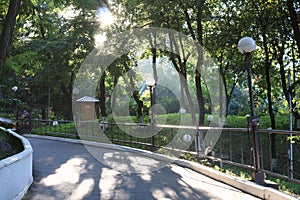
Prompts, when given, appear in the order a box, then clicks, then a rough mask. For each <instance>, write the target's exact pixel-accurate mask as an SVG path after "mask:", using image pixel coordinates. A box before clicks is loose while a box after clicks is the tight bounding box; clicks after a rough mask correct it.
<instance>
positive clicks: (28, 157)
mask: <svg viewBox="0 0 300 200" xmlns="http://www.w3.org/2000/svg"><path fill="white" fill-rule="evenodd" d="M1 129H2V130H4V131H7V132H8V133H9V134H11V135H13V136H14V137H16V138H18V139H19V140H21V142H22V143H23V147H24V150H23V151H22V152H20V153H18V154H15V155H13V156H10V157H8V158H5V159H3V160H1V161H0V177H1V179H0V188H1V190H0V197H1V198H3V199H14V200H20V199H22V198H23V197H24V195H25V194H26V192H27V190H28V189H29V187H30V185H31V184H32V182H33V176H32V154H33V150H32V147H31V144H30V143H29V141H28V140H27V139H26V138H24V137H22V136H20V135H18V134H17V133H15V132H13V131H12V130H10V129H4V128H2V127H1Z"/></svg>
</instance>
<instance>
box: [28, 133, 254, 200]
mask: <svg viewBox="0 0 300 200" xmlns="http://www.w3.org/2000/svg"><path fill="white" fill-rule="evenodd" d="M29 140H30V142H31V143H32V146H33V149H34V152H35V154H34V159H33V161H34V182H33V185H32V186H31V188H30V190H29V192H28V194H27V195H26V196H25V198H24V200H49V199H50V200H52V199H53V200H54V199H55V200H56V199H69V200H77V199H78V200H79V199H90V200H97V199H101V200H106V199H107V200H110V199H118V200H131V199H159V200H160V199H180V200H193V199H194V200H196V199H197V200H198V199H233V200H234V199H247V200H248V199H249V200H252V199H256V198H254V197H252V196H250V195H248V194H245V193H242V192H241V191H239V190H237V189H234V188H232V187H229V186H227V185H224V184H222V183H219V182H217V181H214V180H212V179H210V178H207V177H206V176H204V175H201V174H199V173H197V172H195V171H193V170H190V169H186V168H183V167H180V166H177V165H175V164H170V163H168V162H167V161H160V160H155V159H153V158H149V157H147V156H146V153H145V152H143V153H140V154H137V153H136V152H135V151H134V150H131V152H129V151H127V152H126V151H124V152H121V151H116V150H113V149H106V148H99V147H93V148H94V149H93V151H94V153H93V156H91V154H90V153H89V151H87V150H86V149H85V147H84V146H83V145H81V144H72V143H66V142H57V141H50V140H43V139H35V138H30V139H29ZM95 152H96V154H95ZM149 154H151V153H150V152H149ZM95 155H97V159H96V158H95V157H94V156H95ZM99 158H102V159H103V160H105V161H106V162H108V165H105V163H102V162H99ZM166 163H167V164H166ZM112 166H113V167H112ZM161 166H164V167H161Z"/></svg>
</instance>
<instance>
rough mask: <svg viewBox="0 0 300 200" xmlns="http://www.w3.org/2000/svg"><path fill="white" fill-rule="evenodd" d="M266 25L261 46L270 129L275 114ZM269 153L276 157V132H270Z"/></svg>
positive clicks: (273, 124) (272, 125) (273, 125)
mask: <svg viewBox="0 0 300 200" xmlns="http://www.w3.org/2000/svg"><path fill="white" fill-rule="evenodd" d="M265 30H266V27H265V26H263V30H262V36H263V46H264V53H265V66H264V67H265V75H266V84H267V99H268V113H269V116H270V120H271V127H272V129H275V128H276V124H275V115H274V112H273V102H272V88H271V81H270V63H271V62H270V59H269V48H268V42H267V36H266V32H265ZM271 154H272V159H276V134H274V133H273V134H271Z"/></svg>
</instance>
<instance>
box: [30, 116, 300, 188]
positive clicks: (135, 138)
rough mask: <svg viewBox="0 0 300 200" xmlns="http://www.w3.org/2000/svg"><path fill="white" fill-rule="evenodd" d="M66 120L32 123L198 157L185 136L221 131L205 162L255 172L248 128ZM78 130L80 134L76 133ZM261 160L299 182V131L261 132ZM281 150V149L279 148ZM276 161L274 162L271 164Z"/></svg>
mask: <svg viewBox="0 0 300 200" xmlns="http://www.w3.org/2000/svg"><path fill="white" fill-rule="evenodd" d="M76 127H77V129H76V128H75V123H74V122H73V121H67V120H40V119H38V120H36V119H35V120H32V133H35V134H43V135H54V136H62V137H76V138H82V139H89V140H96V141H99V142H111V143H116V144H123V145H128V146H132V147H137V148H143V149H146V150H152V151H154V150H155V151H157V152H160V153H166V154H176V155H180V154H186V153H189V154H192V155H196V148H195V146H196V145H195V143H194V142H190V143H188V145H186V144H185V142H184V141H183V139H182V138H183V136H184V135H185V134H190V135H193V134H195V132H196V131H201V132H202V133H203V134H204V136H205V134H206V133H207V131H208V130H221V131H222V132H221V135H220V137H219V138H218V141H217V143H216V145H214V147H213V148H211V150H210V151H209V154H206V153H207V152H206V153H204V151H201V152H203V153H202V154H201V155H198V156H202V157H204V158H206V159H209V160H211V161H213V162H217V163H219V165H220V167H222V165H223V164H224V163H225V164H230V165H235V166H238V167H243V168H245V169H247V170H250V171H254V170H256V169H255V168H254V167H253V151H252V141H253V140H252V136H253V135H252V134H251V131H250V130H249V129H247V128H214V127H192V126H176V125H154V126H151V125H144V124H135V123H114V122H108V123H99V122H96V121H81V122H79V123H76ZM77 130H79V131H77ZM256 131H257V133H258V144H259V160H260V168H259V169H258V170H259V171H262V172H264V173H266V174H269V175H271V176H275V177H278V178H281V179H284V180H287V181H291V182H295V183H300V181H299V179H300V157H299V156H298V157H297V155H300V141H296V142H295V143H294V144H293V145H294V148H293V149H294V155H296V156H295V158H294V162H293V163H294V167H293V168H294V170H293V175H294V177H293V178H290V174H291V171H290V157H289V147H290V142H289V140H288V139H287V138H288V137H289V136H290V134H293V135H294V136H300V132H299V131H293V132H291V131H284V130H266V129H258V130H256ZM271 134H275V135H276V137H275V138H276V147H277V148H276V160H277V164H276V168H274V163H272V162H274V159H273V158H272V150H271ZM279 147H280V148H279ZM272 160H273V161H272Z"/></svg>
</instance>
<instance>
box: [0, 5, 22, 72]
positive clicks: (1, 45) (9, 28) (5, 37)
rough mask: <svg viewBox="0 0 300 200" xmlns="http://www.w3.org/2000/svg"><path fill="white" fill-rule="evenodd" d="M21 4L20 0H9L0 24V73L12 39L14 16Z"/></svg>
mask: <svg viewBox="0 0 300 200" xmlns="http://www.w3.org/2000/svg"><path fill="white" fill-rule="evenodd" d="M20 5H21V0H10V3H9V8H8V11H7V14H6V17H5V19H4V23H3V26H2V33H1V38H0V74H1V72H2V69H3V67H4V65H5V61H6V58H7V54H8V50H9V47H10V45H11V42H12V39H13V32H14V28H15V24H16V17H17V15H18V11H19V8H20Z"/></svg>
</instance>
